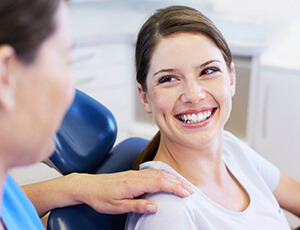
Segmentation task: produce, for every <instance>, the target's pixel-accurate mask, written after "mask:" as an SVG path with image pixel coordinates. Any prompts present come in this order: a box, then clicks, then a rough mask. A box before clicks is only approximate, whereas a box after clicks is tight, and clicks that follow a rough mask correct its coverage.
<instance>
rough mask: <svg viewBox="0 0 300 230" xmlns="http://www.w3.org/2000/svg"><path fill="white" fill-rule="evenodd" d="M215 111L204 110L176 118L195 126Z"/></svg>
mask: <svg viewBox="0 0 300 230" xmlns="http://www.w3.org/2000/svg"><path fill="white" fill-rule="evenodd" d="M214 111H215V109H210V110H206V111H203V112H198V113H186V114H179V115H176V117H177V118H178V119H179V120H180V121H182V122H183V123H186V124H197V123H201V122H203V121H206V120H207V119H208V118H210V116H211V115H212V114H213V112H214Z"/></svg>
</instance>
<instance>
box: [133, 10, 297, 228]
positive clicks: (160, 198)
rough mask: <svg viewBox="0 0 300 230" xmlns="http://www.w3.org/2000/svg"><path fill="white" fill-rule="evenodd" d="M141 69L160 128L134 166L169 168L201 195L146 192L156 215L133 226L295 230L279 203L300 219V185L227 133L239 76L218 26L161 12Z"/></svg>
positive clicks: (148, 25)
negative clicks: (154, 203)
mask: <svg viewBox="0 0 300 230" xmlns="http://www.w3.org/2000/svg"><path fill="white" fill-rule="evenodd" d="M136 70H137V82H138V84H137V87H138V91H139V95H140V98H141V101H142V103H143V105H144V109H145V111H146V112H147V113H152V114H153V117H154V120H155V122H156V124H157V125H158V127H159V132H158V134H157V135H156V136H155V137H154V138H153V140H152V141H151V142H150V143H149V145H148V146H147V148H146V149H145V150H144V151H143V152H142V153H141V154H140V156H139V158H138V159H137V161H136V163H135V168H138V167H140V169H145V168H157V169H165V170H168V171H170V172H172V173H175V174H177V175H178V176H181V177H182V178H184V179H185V180H187V181H189V182H191V183H192V184H193V189H194V191H195V193H194V194H193V195H191V196H190V197H187V198H185V199H179V198H178V197H176V196H174V195H171V194H167V193H156V194H147V195H145V197H146V198H147V199H150V200H152V201H154V202H156V203H157V205H158V211H157V213H156V214H153V215H149V216H146V215H141V214H130V215H129V217H128V221H127V229H143V230H147V229H151V230H153V229H228V230H229V229H254V228H255V229H261V230H263V229H278V230H279V229H281V230H282V229H290V228H289V226H288V223H287V220H286V218H285V216H284V214H283V212H282V211H281V208H280V206H281V207H282V208H286V209H288V210H290V211H292V212H294V213H295V214H296V215H298V216H300V210H299V208H294V207H292V204H293V199H291V197H290V195H291V196H293V197H296V196H297V193H298V192H299V191H300V184H299V183H298V182H296V181H293V180H292V179H290V178H288V177H286V176H285V175H283V174H281V173H280V171H279V169H278V168H277V167H276V166H274V165H273V164H271V163H270V162H268V161H266V160H265V159H263V158H262V157H261V156H260V155H258V154H257V153H256V152H254V151H253V150H252V149H251V148H249V147H248V146H246V145H245V144H244V143H242V142H241V141H240V140H239V139H238V138H236V137H235V136H233V135H232V134H231V133H229V132H227V131H224V125H225V124H226V122H227V120H228V118H229V115H230V112H231V107H232V97H233V96H234V94H235V83H236V82H235V81H236V76H235V68H234V64H233V62H232V57H231V52H230V50H229V48H228V46H227V44H226V41H225V40H224V38H223V36H222V35H221V33H220V32H219V30H218V29H217V28H216V27H215V26H214V24H213V23H212V22H211V21H210V20H209V19H208V18H206V17H205V16H204V15H203V14H201V13H200V12H198V11H196V10H194V9H191V8H188V7H184V6H171V7H168V8H165V9H160V10H158V11H157V12H156V13H155V14H154V15H153V16H151V17H150V18H149V19H148V20H147V21H146V22H145V24H144V25H143V26H142V28H141V30H140V33H139V35H138V39H137V45H136ZM282 185H285V186H287V187H286V188H287V190H288V191H289V195H283V193H284V190H283V188H282ZM273 193H274V194H273ZM296 200H297V202H298V204H300V200H299V198H297V199H296Z"/></svg>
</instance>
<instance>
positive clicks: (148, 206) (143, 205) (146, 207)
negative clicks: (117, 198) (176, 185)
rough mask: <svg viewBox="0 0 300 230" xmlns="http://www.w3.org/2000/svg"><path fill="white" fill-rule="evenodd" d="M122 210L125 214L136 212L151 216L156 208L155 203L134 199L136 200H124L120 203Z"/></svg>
mask: <svg viewBox="0 0 300 230" xmlns="http://www.w3.org/2000/svg"><path fill="white" fill-rule="evenodd" d="M122 205H123V207H122V209H123V210H126V212H136V213H142V214H144V213H145V214H152V213H155V212H156V211H157V206H156V205H155V203H153V202H151V201H149V200H143V199H136V200H126V201H125V200H124V201H123V203H122Z"/></svg>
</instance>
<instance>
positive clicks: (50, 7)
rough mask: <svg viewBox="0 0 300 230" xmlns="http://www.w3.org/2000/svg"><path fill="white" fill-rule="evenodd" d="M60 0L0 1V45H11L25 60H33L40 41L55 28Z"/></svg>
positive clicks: (19, 56) (28, 61) (27, 61)
mask: <svg viewBox="0 0 300 230" xmlns="http://www.w3.org/2000/svg"><path fill="white" fill-rule="evenodd" d="M60 1H61V0H0V45H1V44H8V45H11V46H12V47H13V48H14V49H15V52H16V55H17V56H18V58H20V59H21V60H22V61H24V62H26V63H30V62H32V61H33V60H34V59H35V56H36V53H37V50H38V49H39V47H40V45H41V44H42V43H43V41H44V40H45V39H46V38H47V37H49V36H50V35H51V34H52V33H53V32H54V31H55V22H54V15H55V12H56V10H57V8H58V5H59V3H60Z"/></svg>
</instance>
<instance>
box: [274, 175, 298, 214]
mask: <svg viewBox="0 0 300 230" xmlns="http://www.w3.org/2000/svg"><path fill="white" fill-rule="evenodd" d="M274 195H275V197H276V199H277V200H278V203H279V205H280V206H281V207H282V208H283V209H286V210H288V211H289V212H291V213H293V214H295V215H296V216H298V217H299V218H300V183H299V182H298V181H296V180H294V179H292V178H290V177H289V176H287V175H286V174H284V173H281V174H280V181H279V184H278V186H277V188H276V189H275V191H274Z"/></svg>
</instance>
